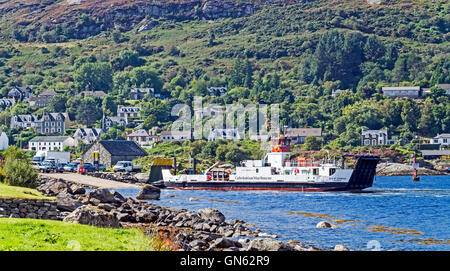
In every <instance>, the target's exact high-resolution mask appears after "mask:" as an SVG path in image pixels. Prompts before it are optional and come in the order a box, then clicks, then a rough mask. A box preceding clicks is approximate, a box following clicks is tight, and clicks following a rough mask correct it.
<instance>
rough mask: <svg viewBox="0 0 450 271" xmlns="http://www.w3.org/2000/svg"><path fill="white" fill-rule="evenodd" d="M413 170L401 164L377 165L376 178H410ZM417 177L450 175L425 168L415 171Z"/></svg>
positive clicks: (409, 166) (410, 166)
mask: <svg viewBox="0 0 450 271" xmlns="http://www.w3.org/2000/svg"><path fill="white" fill-rule="evenodd" d="M413 172H414V168H413V167H412V165H408V164H401V163H379V164H378V165H377V171H376V175H377V176H412V175H413ZM417 173H418V175H419V176H421V175H422V176H433V175H436V176H440V175H450V173H449V172H445V171H440V170H436V169H430V168H425V167H419V168H418V169H417Z"/></svg>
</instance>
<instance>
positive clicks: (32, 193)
mask: <svg viewBox="0 0 450 271" xmlns="http://www.w3.org/2000/svg"><path fill="white" fill-rule="evenodd" d="M0 199H34V200H55V198H54V197H46V196H44V195H42V193H41V192H39V191H37V190H36V189H32V188H25V187H19V186H10V185H6V184H3V183H0Z"/></svg>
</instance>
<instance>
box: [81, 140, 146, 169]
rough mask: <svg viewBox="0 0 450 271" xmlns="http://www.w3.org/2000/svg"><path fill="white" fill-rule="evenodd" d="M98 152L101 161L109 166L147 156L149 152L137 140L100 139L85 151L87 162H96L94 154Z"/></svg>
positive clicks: (84, 155)
mask: <svg viewBox="0 0 450 271" xmlns="http://www.w3.org/2000/svg"><path fill="white" fill-rule="evenodd" d="M94 152H97V153H98V157H99V163H100V164H103V165H105V166H106V167H107V168H111V167H113V166H114V165H115V164H116V163H117V162H119V161H133V160H134V159H136V158H139V157H143V156H147V152H146V151H145V150H144V149H143V148H142V147H140V146H139V145H138V144H137V143H136V142H134V141H129V140H99V141H96V142H94V143H93V144H91V145H90V146H89V147H88V149H87V150H86V151H85V152H84V153H83V155H82V158H83V161H84V162H86V163H94V158H93V156H92V154H93V153H94Z"/></svg>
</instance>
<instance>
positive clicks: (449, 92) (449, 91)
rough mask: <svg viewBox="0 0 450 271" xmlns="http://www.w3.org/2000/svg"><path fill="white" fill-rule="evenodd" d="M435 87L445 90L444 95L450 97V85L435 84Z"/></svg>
mask: <svg viewBox="0 0 450 271" xmlns="http://www.w3.org/2000/svg"><path fill="white" fill-rule="evenodd" d="M436 86H437V87H440V88H442V89H443V90H445V94H447V95H450V84H436Z"/></svg>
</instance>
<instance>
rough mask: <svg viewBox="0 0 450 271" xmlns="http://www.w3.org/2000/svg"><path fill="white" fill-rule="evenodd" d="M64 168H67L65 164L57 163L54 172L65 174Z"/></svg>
mask: <svg viewBox="0 0 450 271" xmlns="http://www.w3.org/2000/svg"><path fill="white" fill-rule="evenodd" d="M64 166H65V164H61V163H56V164H55V165H54V168H53V171H55V172H60V173H63V172H64Z"/></svg>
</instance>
